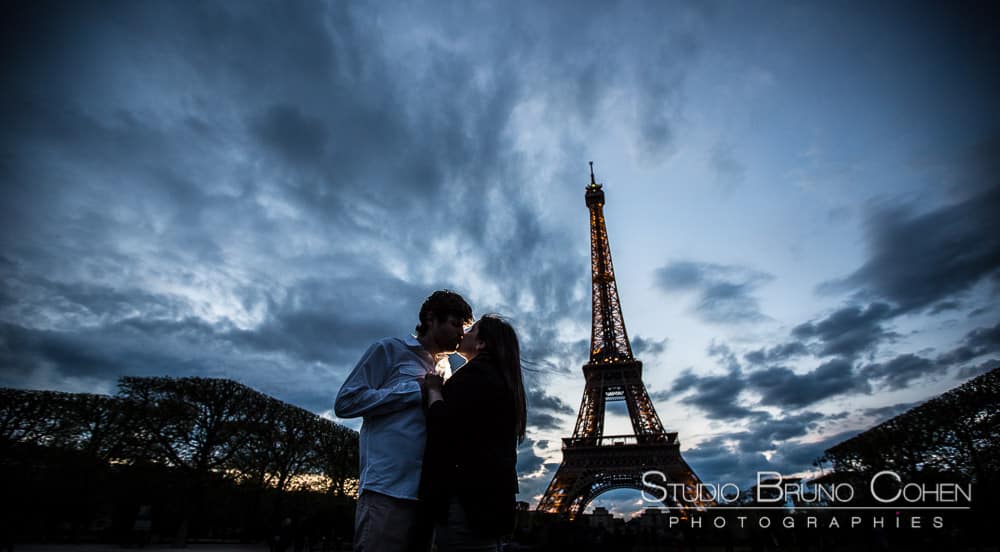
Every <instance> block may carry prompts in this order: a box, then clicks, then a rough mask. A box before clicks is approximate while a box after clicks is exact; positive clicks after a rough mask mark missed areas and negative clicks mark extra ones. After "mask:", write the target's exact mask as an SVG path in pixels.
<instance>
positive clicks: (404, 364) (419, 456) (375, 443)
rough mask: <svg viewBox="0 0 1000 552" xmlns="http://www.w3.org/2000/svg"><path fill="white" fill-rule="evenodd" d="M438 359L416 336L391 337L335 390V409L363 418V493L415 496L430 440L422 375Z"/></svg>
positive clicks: (378, 344)
mask: <svg viewBox="0 0 1000 552" xmlns="http://www.w3.org/2000/svg"><path fill="white" fill-rule="evenodd" d="M433 369H434V359H433V358H432V357H431V355H430V353H428V352H427V351H426V350H424V348H423V346H422V345H420V342H419V341H417V340H416V339H415V338H413V337H408V338H406V339H397V338H394V337H389V338H385V339H382V340H380V341H377V342H375V344H374V345H372V346H371V347H369V348H368V350H367V351H366V352H365V354H364V356H362V357H361V360H360V361H358V364H357V366H355V367H354V370H353V371H351V373H350V375H348V376H347V379H346V380H344V385H342V386H341V387H340V392H339V393H337V400H336V401H335V402H334V405H333V410H334V413H336V415H337V416H338V417H340V418H356V417H358V416H362V417H364V421H363V422H362V424H361V436H360V441H359V445H358V446H359V448H360V451H359V452H360V457H361V477H360V481H359V492H360V491H363V490H366V489H367V490H370V491H375V492H379V493H382V494H386V495H389V496H394V497H396V498H406V499H412V500H416V499H417V490H418V488H419V487H420V468H421V466H422V464H423V460H424V446H425V444H426V441H427V423H426V421H425V420H424V411H423V408H422V396H421V392H420V383H419V381H418V380H419V378H420V377H421V376H423V375H424V374H426V373H428V372H430V371H432V370H433Z"/></svg>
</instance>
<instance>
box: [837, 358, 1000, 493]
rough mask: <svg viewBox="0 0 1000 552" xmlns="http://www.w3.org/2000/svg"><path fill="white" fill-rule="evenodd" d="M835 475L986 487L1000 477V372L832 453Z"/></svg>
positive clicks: (986, 374) (990, 373) (920, 408)
mask: <svg viewBox="0 0 1000 552" xmlns="http://www.w3.org/2000/svg"><path fill="white" fill-rule="evenodd" d="M820 460H821V461H822V462H830V463H832V465H833V469H834V471H835V472H846V473H866V474H870V473H877V472H879V471H882V470H891V471H893V472H895V473H898V474H900V475H924V476H927V475H944V474H947V475H950V476H955V477H959V478H961V479H964V480H966V481H970V482H975V483H978V484H980V485H982V486H984V487H985V486H988V485H992V484H996V482H997V481H996V480H997V475H998V474H1000V368H994V369H993V370H991V371H989V372H986V373H985V374H982V375H980V376H978V377H976V378H973V379H971V380H969V381H967V382H966V383H964V384H962V385H960V386H958V387H956V388H954V389H952V390H950V391H947V392H945V393H943V394H941V395H939V396H937V397H935V398H933V399H931V400H929V401H927V402H925V403H923V404H921V405H919V406H917V407H915V408H912V409H910V410H907V411H906V412H904V413H903V414H900V415H899V416H896V417H895V418H892V419H890V420H888V421H885V422H883V423H881V424H879V425H877V426H875V427H872V428H871V429H868V430H867V431H865V432H863V433H861V434H859V435H857V436H855V437H853V438H851V439H848V440H846V441H843V442H841V443H839V444H837V445H835V446H833V447H831V448H830V449H828V450H827V451H826V452H825V454H824V455H823V457H822V458H821V459H820Z"/></svg>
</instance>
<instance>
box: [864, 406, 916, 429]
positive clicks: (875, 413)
mask: <svg viewBox="0 0 1000 552" xmlns="http://www.w3.org/2000/svg"><path fill="white" fill-rule="evenodd" d="M919 404H920V402H919V401H918V402H904V403H896V404H892V405H889V406H880V407H877V408H866V409H864V410H862V411H861V413H862V414H864V415H865V416H870V417H872V418H873V421H872V425H875V424H880V423H882V422H884V421H886V420H888V419H890V418H893V417H896V416H898V415H900V414H902V413H903V412H906V411H907V410H909V409H911V408H913V407H915V406H917V405H919Z"/></svg>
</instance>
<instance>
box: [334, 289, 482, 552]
mask: <svg viewBox="0 0 1000 552" xmlns="http://www.w3.org/2000/svg"><path fill="white" fill-rule="evenodd" d="M419 318H420V324H419V325H417V336H416V338H413V337H408V338H406V339H397V338H385V339H382V340H380V341H378V342H376V343H375V344H374V345H372V346H371V347H369V348H368V351H366V352H365V354H364V356H362V357H361V360H360V361H359V362H358V364H357V366H355V367H354V370H353V371H352V372H351V373H350V375H348V376H347V379H346V380H345V381H344V385H343V386H341V388H340V392H339V393H337V400H336V402H335V403H334V412H335V413H336V414H337V416H338V417H340V418H355V417H358V416H362V417H364V421H363V422H362V424H361V438H360V443H359V447H360V451H359V452H360V456H361V476H360V481H359V496H358V508H357V512H356V514H355V519H354V550H355V552H383V551H384V552H395V551H399V552H403V551H406V552H416V551H419V552H426V551H427V550H429V549H430V540H431V533H432V524H431V523H430V521H428V520H427V519H426V516H425V515H424V514H423V513H422V509H421V508H420V505H419V503H418V502H417V492H418V489H419V486H420V468H421V464H422V462H423V457H424V446H425V441H426V434H427V426H426V422H425V420H424V412H423V407H422V406H423V389H422V388H423V379H424V376H426V375H427V374H428V373H432V372H433V371H434V366H435V364H436V363H437V361H438V360H439V359H440V358H442V357H443V356H444V355H446V354H448V353H453V352H455V351H456V350H458V346H459V345H460V344H461V342H462V337H463V335H464V328H465V326H466V325H467V324H471V323H472V308H471V307H470V306H469V304H468V303H466V302H465V299H463V298H462V296H461V295H459V294H457V293H454V292H451V291H447V290H442V291H435V292H434V293H432V294H431V296H430V297H428V298H427V300H426V301H424V304H423V306H421V307H420V315H419Z"/></svg>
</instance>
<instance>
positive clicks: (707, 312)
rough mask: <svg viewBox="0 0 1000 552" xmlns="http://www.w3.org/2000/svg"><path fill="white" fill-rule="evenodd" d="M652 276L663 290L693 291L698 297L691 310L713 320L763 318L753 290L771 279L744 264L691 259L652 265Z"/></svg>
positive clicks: (740, 320)
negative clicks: (654, 269)
mask: <svg viewBox="0 0 1000 552" xmlns="http://www.w3.org/2000/svg"><path fill="white" fill-rule="evenodd" d="M653 278H654V280H653V281H654V283H655V284H656V286H657V287H659V288H660V289H661V290H663V291H664V292H667V293H670V292H673V291H693V292H695V293H696V294H697V297H698V299H697V303H696V304H695V312H696V313H698V315H699V316H700V317H701V318H702V319H704V320H705V321H708V322H713V323H739V322H756V321H760V320H764V319H766V318H767V317H766V316H764V314H762V313H761V312H760V306H759V304H758V301H757V298H756V297H754V296H753V292H754V290H755V289H756V288H757V287H759V286H761V285H763V284H765V283H767V282H770V281H771V280H773V279H774V277H773V276H771V275H770V274H766V273H764V272H758V271H755V270H751V269H748V268H742V267H735V266H727V265H719V264H712V263H699V262H694V261H671V262H669V263H667V264H666V265H664V266H662V267H660V268H658V269H656V271H655V272H654V275H653Z"/></svg>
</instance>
